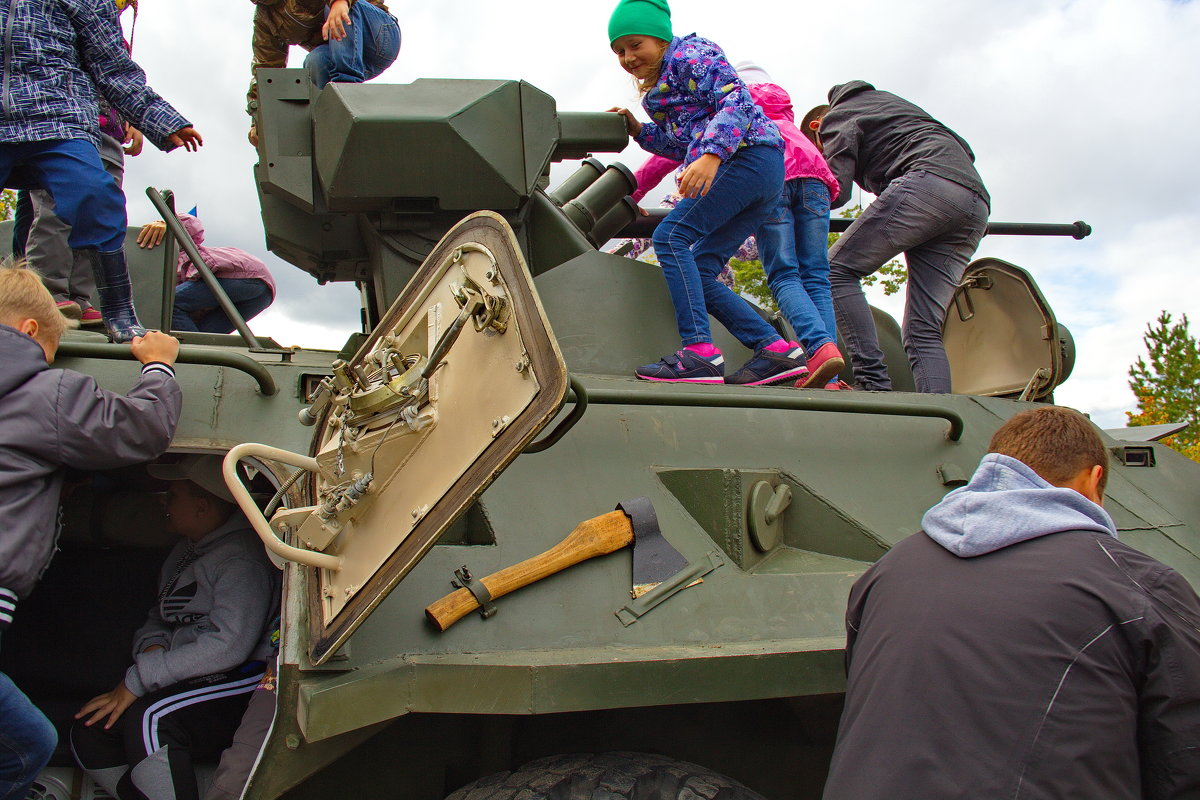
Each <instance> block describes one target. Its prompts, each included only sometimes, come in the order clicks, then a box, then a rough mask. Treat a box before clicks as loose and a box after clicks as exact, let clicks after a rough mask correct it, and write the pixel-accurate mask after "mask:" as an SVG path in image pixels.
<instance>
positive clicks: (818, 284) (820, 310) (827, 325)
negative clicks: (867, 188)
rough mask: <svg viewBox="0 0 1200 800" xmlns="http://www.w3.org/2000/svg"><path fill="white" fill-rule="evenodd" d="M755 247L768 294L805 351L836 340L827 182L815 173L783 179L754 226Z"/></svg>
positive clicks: (811, 351) (808, 351) (814, 349)
mask: <svg viewBox="0 0 1200 800" xmlns="http://www.w3.org/2000/svg"><path fill="white" fill-rule="evenodd" d="M758 252H759V254H760V255H761V256H762V264H763V271H764V272H765V273H766V275H767V285H768V286H770V287H771V295H772V296H773V297H774V298H775V302H776V303H778V304H779V310H780V311H782V312H783V316H784V317H786V318H787V321H788V322H790V323H791V324H792V328H793V329H794V330H795V331H796V336H797V337H798V338H799V339H800V344H802V345H804V351H805V352H806V353H813V352H815V351H816V349H817V348H818V347H820V346H821V345H823V344H828V343H829V342H832V341H835V340H836V339H837V328H836V327H835V325H834V319H833V298H832V297H831V296H830V294H829V187H827V186H826V185H825V184H824V183H823V182H822V181H820V180H818V179H817V178H793V179H792V180H790V181H787V182H786V183H784V184H783V192H782V193H781V194H780V195H779V199H778V200H776V202H775V209H774V210H773V211H772V212H771V215H770V216H769V217H767V221H766V222H764V223H763V224H762V227H761V228H759V229H758Z"/></svg>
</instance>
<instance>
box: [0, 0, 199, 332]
mask: <svg viewBox="0 0 1200 800" xmlns="http://www.w3.org/2000/svg"><path fill="white" fill-rule="evenodd" d="M0 29H3V30H4V41H5V49H4V54H3V59H2V60H0V72H2V79H3V83H4V104H3V108H2V109H0V184H3V185H4V186H7V187H11V188H18V189H46V190H47V191H49V192H50V194H51V196H52V197H53V198H54V205H55V213H56V214H58V216H60V217H61V218H62V219H63V221H64V222H66V223H67V224H68V225H70V226H71V234H70V237H69V239H68V243H69V244H70V246H71V248H72V249H73V250H75V251H76V253H78V254H79V255H81V256H82V257H83V258H84V260H85V261H86V262H87V264H88V265H89V266H90V267H91V269H92V273H93V274H94V276H95V278H96V286H97V288H98V289H99V294H100V311H101V313H102V314H103V315H104V326H105V328H106V329H107V331H108V335H109V337H110V338H111V339H112V340H113V341H114V342H119V343H124V342H130V341H132V340H133V339H135V338H136V337H138V336H144V335H145V334H146V329H145V328H143V327H142V325H141V323H139V322H138V318H137V314H136V312H135V311H134V308H133V298H132V292H131V286H130V284H129V272H128V270H127V269H126V265H125V246H124V245H125V229H126V222H127V220H126V216H125V195H124V194H122V193H121V189H120V188H119V187H118V186H117V184H116V182H115V181H114V180H113V179H112V177H111V176H110V175H109V174H108V173H107V172H105V171H104V166H103V165H102V164H101V162H100V153H99V150H98V148H99V146H100V129H99V124H98V122H97V120H98V119H99V116H100V111H99V107H98V106H97V105H96V93H97V91H99V93H100V94H101V95H103V96H104V97H105V98H107V99H108V101H109V102H110V103H111V104H112V106H113V107H114V108H116V109H117V110H118V111H119V112H121V115H122V116H123V117H125V118H126V119H127V120H128V121H129V122H131V123H132V124H133V125H134V126H135V127H137V128H138V130H140V131H142V133H143V134H145V137H146V138H147V139H149V140H150V141H151V142H153V143H154V145H155V146H156V147H158V148H159V149H160V150H164V151H166V150H172V149H174V148H176V147H183V148H184V149H185V150H192V151H194V150H196V149H197V148H199V147H200V145H201V144H202V143H203V140H202V139H201V137H200V134H199V133H197V132H196V130H195V129H194V128H192V125H191V123H190V122H188V121H187V120H186V119H185V118H184V117H183V116H181V115H180V114H179V112H178V111H176V110H175V109H174V108H172V107H171V105H170V104H168V103H167V102H166V101H165V100H163V99H162V98H161V97H159V96H158V95H157V94H156V93H155V92H154V90H153V89H151V88H150V87H149V86H147V85H146V75H145V73H144V72H142V70H141V67H139V66H138V65H137V64H135V63H134V62H133V60H132V59H130V57H129V53H128V51H127V50H126V49H125V43H124V41H123V40H122V38H121V28H120V25H118V23H117V6H116V5H115V4H114V3H113V1H112V0H10V1H9V2H5V3H3V4H0Z"/></svg>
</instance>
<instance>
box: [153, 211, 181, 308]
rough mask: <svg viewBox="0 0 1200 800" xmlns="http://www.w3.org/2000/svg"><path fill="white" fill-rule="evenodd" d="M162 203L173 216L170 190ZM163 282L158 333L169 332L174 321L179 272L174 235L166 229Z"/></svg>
mask: <svg viewBox="0 0 1200 800" xmlns="http://www.w3.org/2000/svg"><path fill="white" fill-rule="evenodd" d="M162 196H163V202H164V203H166V205H167V208H168V209H170V211H171V216H172V217H173V216H175V193H174V192H172V191H171V190H170V189H163V193H162ZM162 243H163V282H162V310H161V312H160V313H159V315H158V319H159V323H158V329H159V330H160V331H169V330H171V326H172V325H173V324H174V320H175V281H176V279H177V273H178V271H179V264H178V258H176V255H175V234H174V233H172V232H171V229H170V228H167V234H166V236H164V237H163V242H162Z"/></svg>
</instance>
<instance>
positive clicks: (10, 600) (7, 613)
mask: <svg viewBox="0 0 1200 800" xmlns="http://www.w3.org/2000/svg"><path fill="white" fill-rule="evenodd" d="M16 610H17V593H16V592H14V591H12V590H10V589H5V588H4V587H3V586H0V631H2V630H4V629H5V628H7V627H8V626H9V625H11V624H12V621H13V612H14V611H16Z"/></svg>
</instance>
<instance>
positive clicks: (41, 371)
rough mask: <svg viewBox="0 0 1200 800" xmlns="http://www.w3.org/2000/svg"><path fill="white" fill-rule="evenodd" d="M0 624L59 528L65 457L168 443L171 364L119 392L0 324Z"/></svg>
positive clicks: (176, 396) (92, 462) (174, 398)
mask: <svg viewBox="0 0 1200 800" xmlns="http://www.w3.org/2000/svg"><path fill="white" fill-rule="evenodd" d="M0 353H3V354H4V357H3V358H0V628H3V627H6V626H7V624H8V623H9V622H11V620H12V606H13V605H15V601H16V599H17V598H21V597H25V596H26V595H28V594H29V592H30V591H32V590H33V585H34V583H36V582H37V579H38V577H40V576H41V573H42V571H43V570H45V568H46V566H47V565H48V564H49V563H50V557H51V555H52V554H53V553H54V547H55V543H56V541H57V538H58V535H57V534H58V522H57V521H58V500H59V493H60V491H61V489H62V481H63V467H73V468H76V469H110V468H113V467H120V466H126V465H129V464H137V463H141V462H145V461H150V460H151V459H154V458H156V457H158V456H159V455H161V454H162V453H163V451H165V450H166V449H167V446H168V445H170V443H171V437H172V436H174V434H175V426H176V424H177V423H178V422H179V412H180V408H181V406H182V403H183V399H182V395H181V393H180V391H179V385H178V384H177V383H176V382H175V373H174V372H173V371H172V370H171V369H170V368H169V367H165V366H163V365H161V364H155V365H149V366H147V367H144V368H143V369H142V376H141V378H140V379H139V380H138V382H137V383H136V384H134V387H133V388H132V389H130V390H129V394H127V395H124V396H122V395H119V394H115V393H113V392H109V391H106V390H104V389H101V388H100V387H99V386H98V385H97V384H96V381H95V380H93V379H92V378H90V377H88V376H87V375H82V374H80V373H78V372H73V371H71V370H69V369H51V368H50V366H49V365H48V364H47V363H46V357H45V354H44V353H43V352H42V348H41V347H40V346H39V345H38V343H37V342H35V341H34V340H33V339H31V338H30V337H28V336H26V335H25V334H23V333H21V332H19V331H17V330H15V329H13V328H10V327H8V326H7V325H0Z"/></svg>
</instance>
